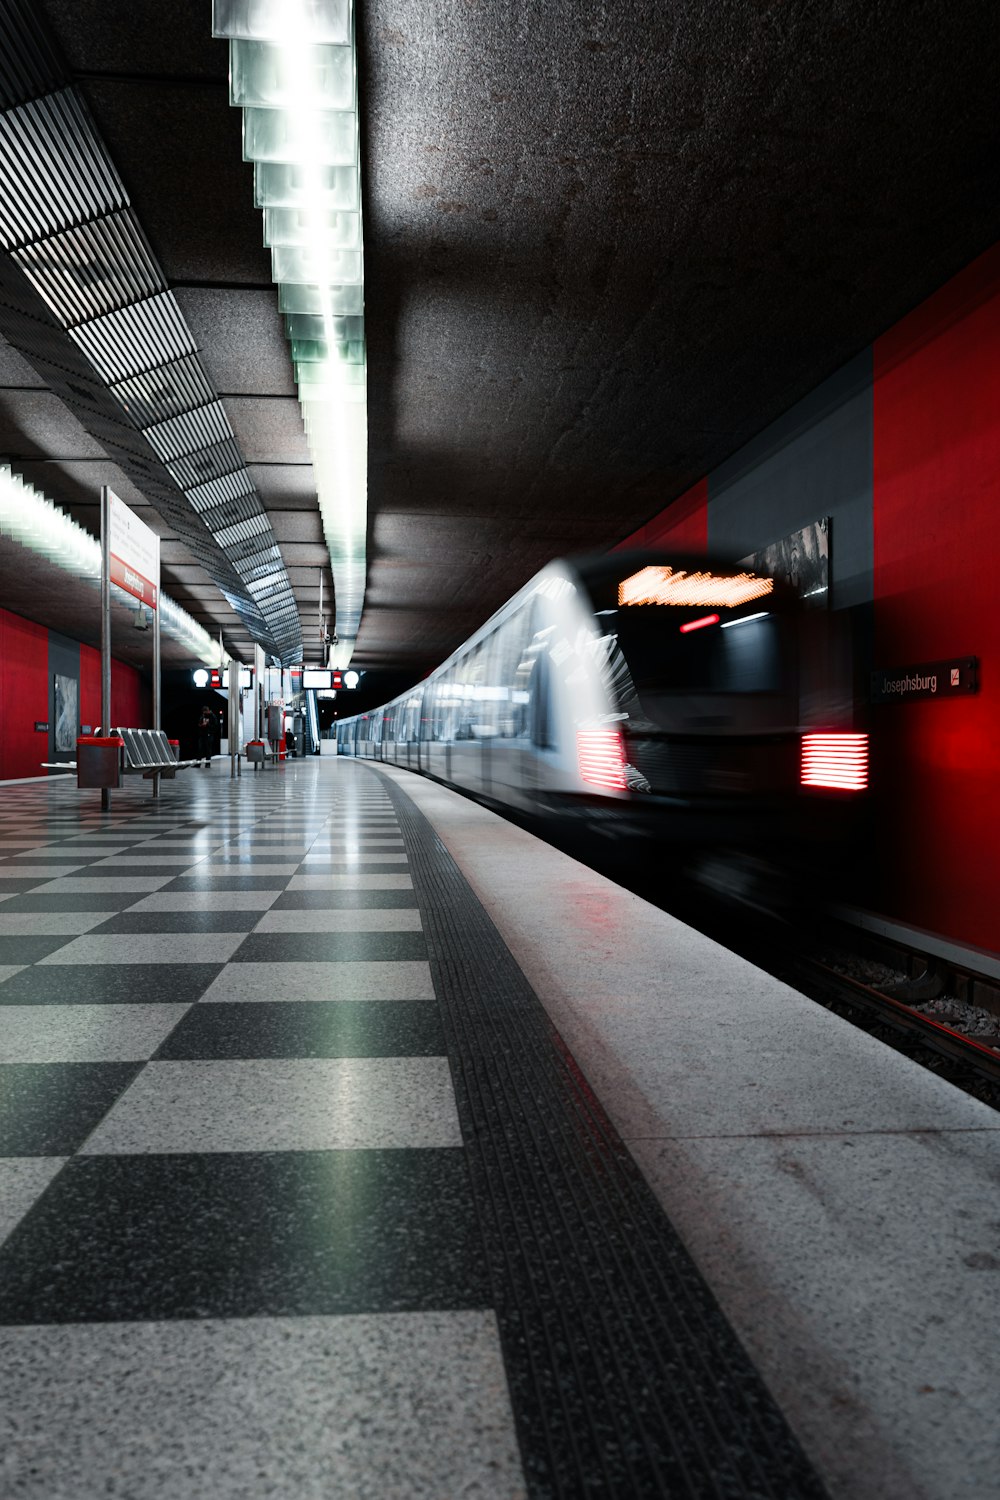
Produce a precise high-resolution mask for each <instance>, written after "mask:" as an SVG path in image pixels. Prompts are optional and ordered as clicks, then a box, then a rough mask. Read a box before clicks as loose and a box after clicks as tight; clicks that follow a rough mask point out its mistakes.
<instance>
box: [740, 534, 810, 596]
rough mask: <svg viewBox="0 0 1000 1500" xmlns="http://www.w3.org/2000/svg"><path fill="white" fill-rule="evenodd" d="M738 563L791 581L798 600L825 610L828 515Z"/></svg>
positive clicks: (787, 581) (756, 571) (758, 571)
mask: <svg viewBox="0 0 1000 1500" xmlns="http://www.w3.org/2000/svg"><path fill="white" fill-rule="evenodd" d="M740 562H741V564H744V565H745V566H746V567H748V568H750V569H751V571H752V572H754V573H764V574H766V575H768V576H770V577H772V578H780V579H782V580H783V581H784V582H785V583H789V584H791V586H792V588H793V589H794V590H795V592H796V593H797V594H798V596H799V598H800V599H805V600H807V601H808V602H809V604H810V605H812V606H816V605H818V606H819V607H820V609H825V608H826V606H827V605H828V604H829V602H830V517H829V516H824V517H823V519H822V520H821V521H814V522H813V524H812V525H811V526H804V527H803V528H802V530H801V531H793V532H792V533H791V534H790V535H789V536H784V537H782V538H781V539H780V540H779V541H777V542H771V543H770V545H769V546H767V547H761V548H760V549H759V550H758V551H757V552H753V553H751V555H750V556H749V557H741V558H740Z"/></svg>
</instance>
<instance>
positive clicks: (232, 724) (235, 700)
mask: <svg viewBox="0 0 1000 1500" xmlns="http://www.w3.org/2000/svg"><path fill="white" fill-rule="evenodd" d="M239 763H240V663H239V662H238V661H235V660H234V659H233V658H232V657H230V659H229V779H230V781H232V779H233V777H234V776H238V775H239Z"/></svg>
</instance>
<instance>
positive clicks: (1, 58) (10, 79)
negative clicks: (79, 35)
mask: <svg viewBox="0 0 1000 1500" xmlns="http://www.w3.org/2000/svg"><path fill="white" fill-rule="evenodd" d="M28 16H30V7H29V5H28V4H27V3H26V0H6V4H5V5H4V7H3V9H2V10H0V109H9V108H10V107H11V105H14V104H21V103H23V102H24V101H25V100H27V99H34V98H36V97H37V96H38V95H39V94H48V93H50V92H51V91H52V89H55V88H58V87H59V84H60V82H61V81H62V69H61V66H60V63H59V59H58V58H57V57H56V55H55V52H54V51H53V49H52V46H51V45H50V43H49V40H48V37H47V36H43V35H41V34H39V33H37V32H35V31H34V30H33V28H30V27H29V26H26V25H25V19H26V18H27V17H28Z"/></svg>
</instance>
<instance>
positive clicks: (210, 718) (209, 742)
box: [198, 703, 218, 767]
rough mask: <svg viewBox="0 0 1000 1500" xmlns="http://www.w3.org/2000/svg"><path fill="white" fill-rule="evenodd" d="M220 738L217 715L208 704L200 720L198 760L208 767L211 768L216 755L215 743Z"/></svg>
mask: <svg viewBox="0 0 1000 1500" xmlns="http://www.w3.org/2000/svg"><path fill="white" fill-rule="evenodd" d="M217 736H218V720H217V718H216V715H215V714H214V713H213V712H212V710H211V709H210V708H209V706H208V704H207V703H206V705H205V707H204V708H203V709H202V711H201V718H200V719H199V720H198V759H199V760H200V761H202V762H203V763H204V764H205V765H206V766H209V767H210V766H211V764H212V756H213V755H214V754H215V742H216V738H217Z"/></svg>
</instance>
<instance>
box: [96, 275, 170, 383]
mask: <svg viewBox="0 0 1000 1500" xmlns="http://www.w3.org/2000/svg"><path fill="white" fill-rule="evenodd" d="M69 336H70V338H71V339H72V340H73V342H74V343H75V344H78V345H79V347H80V348H81V349H82V350H83V352H84V354H86V356H87V358H88V359H89V360H90V361H91V363H92V364H93V365H94V367H95V369H97V370H98V371H99V372H100V373H101V374H102V375H103V376H104V378H105V379H106V380H107V381H108V382H109V383H110V384H117V383H118V382H120V381H123V380H127V379H129V378H131V377H134V376H136V375H141V374H145V373H147V372H149V371H151V370H155V369H158V368H159V367H160V366H161V365H163V364H165V363H169V362H170V361H172V360H176V359H182V358H183V357H184V356H185V355H197V353H198V351H197V349H196V348H195V345H194V340H193V339H192V337H191V334H190V332H189V331H188V327H187V324H186V323H185V322H184V319H183V317H182V316H181V311H180V308H179V307H178V306H177V301H176V298H175V297H174V294H173V292H161V293H159V295H156V296H152V297H148V298H147V299H146V300H145V301H144V302H136V303H134V304H133V305H132V306H131V307H123V308H119V309H118V310H117V311H116V312H112V313H108V314H107V315H106V316H105V317H101V318H95V319H94V320H93V322H90V323H81V324H80V325H79V326H78V327H76V328H71V329H70V330H69Z"/></svg>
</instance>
